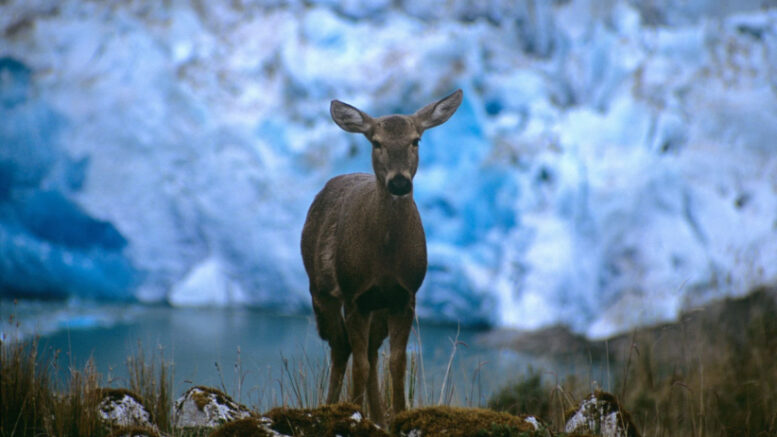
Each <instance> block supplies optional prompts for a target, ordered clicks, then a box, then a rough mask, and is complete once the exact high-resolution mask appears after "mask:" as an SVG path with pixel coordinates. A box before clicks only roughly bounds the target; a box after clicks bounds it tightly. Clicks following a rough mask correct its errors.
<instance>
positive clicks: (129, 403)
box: [97, 388, 156, 432]
mask: <svg viewBox="0 0 777 437" xmlns="http://www.w3.org/2000/svg"><path fill="white" fill-rule="evenodd" d="M99 397H100V402H99V403H98V404H97V411H98V414H99V416H100V418H101V419H102V420H104V421H105V422H106V423H108V424H109V425H111V426H119V427H141V428H144V429H145V428H147V429H150V430H153V431H154V432H156V431H155V430H156V426H155V425H154V424H153V423H152V422H151V413H150V412H149V411H148V410H147V409H146V407H145V406H144V405H143V402H142V401H141V400H140V397H139V396H138V395H136V394H135V393H132V392H131V391H129V390H126V389H122V388H103V389H100V390H99Z"/></svg>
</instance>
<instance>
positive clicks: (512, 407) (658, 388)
mask: <svg viewBox="0 0 777 437" xmlns="http://www.w3.org/2000/svg"><path fill="white" fill-rule="evenodd" d="M775 296H777V293H776V292H775V291H774V290H756V291H755V292H754V293H752V294H750V295H749V296H748V297H746V298H742V299H731V300H728V301H726V302H722V303H719V304H713V305H710V306H708V307H706V308H705V309H703V310H699V311H694V312H690V313H688V314H685V315H683V317H682V318H681V321H680V322H679V323H677V324H672V325H665V326H658V327H653V328H646V329H641V330H639V331H635V332H632V333H629V334H628V335H623V336H620V337H616V338H613V339H609V340H608V341H607V342H606V343H604V342H602V343H598V344H597V343H592V344H591V345H590V347H591V349H592V350H597V351H606V352H605V353H602V356H603V357H604V358H603V359H604V360H606V363H603V364H604V365H603V366H602V368H606V369H607V374H608V376H609V377H610V379H611V380H612V382H611V383H609V382H608V383H607V384H606V386H605V387H602V388H605V389H607V390H608V391H610V392H612V393H614V394H616V395H617V397H618V399H619V400H620V402H621V404H622V405H623V406H624V408H625V409H626V410H627V411H628V412H629V413H630V415H631V417H632V419H633V421H634V423H635V425H636V426H637V428H638V429H639V432H640V434H641V435H642V436H645V437H647V436H655V437H663V436H677V435H682V436H699V437H700V436H768V435H777V303H776V302H777V301H776V300H775V299H776V298H775ZM9 322H10V323H12V324H13V323H15V322H14V320H13V319H12V320H10V321H9ZM417 334H418V333H417ZM0 340H2V341H3V342H2V345H0V346H1V347H0V437H3V436H39V435H57V436H68V435H72V436H80V435H89V436H98V437H99V436H108V435H110V434H111V433H112V432H114V431H116V430H115V429H111V428H110V427H106V425H105V424H104V423H102V422H101V420H100V419H99V418H98V417H97V414H96V411H97V403H98V402H99V400H100V398H99V393H100V391H99V388H100V387H102V386H103V384H104V381H103V378H102V376H101V375H100V374H99V373H98V372H97V370H96V369H95V366H94V364H93V362H92V361H89V362H87V363H86V365H85V366H84V367H83V368H81V369H73V368H67V370H68V372H69V378H68V382H67V383H66V384H62V385H60V384H58V383H57V382H56V381H58V379H57V378H55V375H57V373H58V372H59V371H60V366H61V363H60V362H59V361H60V360H59V357H58V354H54V356H53V357H52V358H51V359H50V360H43V359H41V358H40V357H39V348H38V342H37V340H32V341H28V342H18V341H6V340H5V339H0ZM417 341H418V345H419V347H418V348H417V349H416V350H413V351H411V352H410V353H409V361H410V362H409V366H408V376H407V380H408V396H409V405H411V406H413V407H414V408H415V410H412V411H414V412H415V413H416V414H418V412H419V411H422V410H423V409H424V407H429V406H435V405H445V406H464V405H465V404H466V406H468V407H473V406H474V407H483V406H487V407H488V408H489V409H490V410H494V411H505V412H508V413H511V414H531V415H535V416H537V417H540V418H541V419H543V420H545V422H546V424H547V425H548V430H549V432H547V431H546V432H545V433H544V434H542V435H556V436H562V435H564V434H563V432H562V431H563V427H564V423H565V419H566V417H567V415H568V414H569V412H570V410H571V409H572V408H574V407H575V406H576V405H577V404H578V403H579V402H580V400H582V399H583V398H584V397H585V396H586V395H587V394H588V393H590V392H591V391H593V389H596V388H600V387H598V383H596V382H595V381H594V380H593V378H592V377H591V374H590V373H591V372H589V374H587V375H571V376H567V377H564V378H555V377H553V375H548V374H547V373H543V372H542V370H540V369H529V370H528V371H527V372H523V373H522V374H521V375H520V376H518V378H517V379H515V380H514V382H512V383H510V384H506V385H505V387H504V388H503V389H502V390H501V391H499V392H498V393H496V394H495V395H493V396H492V397H491V399H489V400H488V402H487V404H486V405H483V404H482V403H480V402H473V399H474V396H473V393H474V392H475V390H476V388H477V377H478V374H479V372H480V371H481V369H480V368H478V369H474V370H473V371H472V378H471V380H469V381H465V382H462V380H461V379H460V378H459V379H457V378H453V377H452V376H451V375H452V373H453V372H452V370H451V369H452V367H453V362H454V356H455V354H456V350H457V348H458V347H460V346H461V343H460V342H459V341H458V339H451V356H450V359H449V365H448V368H447V370H446V371H445V372H444V375H443V377H442V380H441V381H440V382H439V383H438V387H434V386H433V385H432V384H430V383H429V379H428V378H427V377H426V375H425V374H424V369H423V366H422V363H423V355H422V351H423V347H422V345H421V344H420V335H419V336H418V338H417ZM575 354H576V355H586V354H585V353H584V352H575ZM588 357H590V354H589V355H588ZM581 358H582V359H584V360H585V359H588V360H590V358H587V357H581ZM239 361H240V360H239V354H238V363H236V365H235V375H236V376H235V377H236V378H237V382H238V383H237V384H235V387H236V388H235V390H236V392H235V393H233V396H234V397H236V398H237V399H239V397H240V396H241V391H242V384H240V382H241V381H242V378H243V376H244V372H243V370H242V369H241V364H240V362H239ZM387 364H388V356H387V355H385V354H383V355H382V358H381V372H380V381H381V385H382V386H383V387H389V386H390V384H391V381H390V375H389V372H386V371H384V369H386V368H387ZM127 366H128V370H129V375H130V376H129V378H128V380H127V381H126V385H127V388H128V389H129V390H131V391H132V392H134V393H136V394H137V395H138V396H139V398H140V399H141V400H142V402H143V404H144V405H145V406H146V408H147V409H148V410H149V411H150V412H151V413H152V416H153V420H154V422H155V423H156V424H157V425H158V426H159V428H160V430H161V431H162V432H163V433H164V434H165V435H169V436H188V435H206V434H207V433H206V432H204V431H201V432H199V434H197V433H196V432H195V431H191V430H190V431H187V432H184V431H181V430H176V429H173V428H172V425H171V417H170V414H171V410H172V402H173V397H172V393H171V387H172V376H173V365H172V363H170V362H168V361H167V360H166V359H165V357H164V354H163V353H162V351H161V350H160V351H159V352H158V353H155V354H152V356H151V357H148V356H145V355H144V350H143V348H141V347H140V346H139V347H138V350H137V352H135V353H134V354H133V356H131V357H130V358H129V359H128V361H127ZM281 366H282V368H283V373H282V376H281V379H279V380H278V381H277V383H278V388H279V389H280V391H281V399H282V402H281V403H280V404H279V405H280V406H282V407H286V406H292V407H296V408H316V407H318V406H320V405H321V404H322V403H323V399H324V396H325V393H326V381H327V379H328V363H327V362H326V360H318V359H312V358H310V357H308V356H307V355H305V354H303V357H302V358H301V359H287V358H285V357H282V359H281ZM347 381H348V379H346V385H347ZM457 384H458V386H457ZM222 385H223V384H222ZM347 392H348V387H347V386H346V387H344V393H347ZM381 392H382V393H383V394H384V397H383V402H384V405H385V407H386V410H387V411H388V409H389V406H390V404H391V398H390V390H382V391H381ZM454 394H456V395H454ZM430 411H431V410H430ZM255 413H256V411H255ZM435 414H440V411H439V410H437V412H436V413H435ZM413 420H421V419H418V418H414V419H413ZM394 426H395V427H396V426H398V425H396V423H395V424H394ZM482 434H483V435H505V436H508V435H531V433H530V434H526V431H525V430H522V429H519V428H516V427H514V426H512V425H510V424H509V423H507V422H505V423H501V424H495V425H494V426H492V427H491V428H486V429H485V430H484V431H483V433H482Z"/></svg>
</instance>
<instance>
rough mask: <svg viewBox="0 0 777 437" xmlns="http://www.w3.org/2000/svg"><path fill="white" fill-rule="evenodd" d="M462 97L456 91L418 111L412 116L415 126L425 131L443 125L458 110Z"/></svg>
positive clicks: (460, 92) (459, 91) (458, 91)
mask: <svg viewBox="0 0 777 437" xmlns="http://www.w3.org/2000/svg"><path fill="white" fill-rule="evenodd" d="M462 95H463V93H462V91H461V90H456V92H454V93H453V94H451V95H449V96H448V97H445V98H444V99H442V100H440V101H437V102H434V103H430V104H428V105H426V106H424V107H423V108H421V109H419V110H418V111H416V113H415V114H413V118H414V119H415V121H416V124H417V125H418V126H419V127H420V128H421V129H422V130H426V129H429V128H432V127H435V126H439V125H441V124H443V123H445V122H446V121H448V119H449V118H451V116H452V115H453V113H454V112H456V110H457V109H459V105H461V98H462Z"/></svg>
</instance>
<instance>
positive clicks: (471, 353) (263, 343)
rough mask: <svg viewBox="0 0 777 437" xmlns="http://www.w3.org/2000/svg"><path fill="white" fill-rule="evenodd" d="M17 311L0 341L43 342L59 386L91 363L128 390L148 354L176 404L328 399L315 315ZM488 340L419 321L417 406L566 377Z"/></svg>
mask: <svg viewBox="0 0 777 437" xmlns="http://www.w3.org/2000/svg"><path fill="white" fill-rule="evenodd" d="M12 314H13V318H14V321H18V322H19V323H18V325H17V324H16V323H12V324H10V325H9V324H8V323H7V322H4V323H3V336H4V338H6V339H7V338H9V337H10V336H13V335H16V336H22V337H26V338H31V336H32V335H40V341H39V347H40V348H41V349H42V351H43V353H42V354H41V356H42V359H48V358H50V357H51V356H52V354H54V353H57V352H56V351H58V353H59V358H58V362H59V366H58V378H59V379H60V382H61V383H64V381H66V379H67V376H68V373H69V370H68V369H69V368H74V369H83V368H84V365H85V363H86V361H87V360H88V359H89V358H90V357H91V358H92V359H93V360H94V363H95V365H96V368H97V370H98V372H99V373H100V374H101V375H102V378H103V379H102V381H103V385H107V386H116V387H126V386H128V385H129V383H128V378H129V373H128V366H127V360H128V357H130V356H138V354H139V353H142V354H143V355H144V360H145V362H146V363H147V364H152V363H153V364H155V365H156V367H157V368H158V367H159V363H160V362H161V360H162V359H164V361H166V362H169V363H172V370H173V372H172V382H173V393H174V396H176V397H177V396H179V395H180V394H181V393H183V391H185V390H186V389H187V388H189V387H191V386H193V385H208V386H213V387H218V388H221V389H222V390H224V391H225V392H227V393H229V394H230V395H232V396H233V397H234V398H235V399H236V400H239V401H240V402H242V403H244V404H247V405H249V406H253V407H255V408H256V409H258V410H260V411H265V410H266V409H269V408H271V407H273V406H277V405H284V404H285V405H292V406H304V407H308V406H314V405H316V404H318V403H319V402H320V401H321V397H322V396H323V395H324V393H323V389H321V388H320V387H319V385H320V384H321V383H322V382H323V381H325V380H326V379H327V371H328V369H327V356H328V346H327V345H326V343H324V342H323V341H321V340H320V339H319V338H318V334H317V332H316V327H315V322H314V321H313V318H312V316H286V315H277V314H270V313H267V312H263V311H259V310H250V309H234V308H233V309H221V308H218V309H213V308H203V309H181V308H170V307H167V306H143V305H119V304H94V303H84V302H31V301H25V302H21V303H18V304H12V303H10V302H8V301H0V315H2V318H3V320H4V321H7V320H9V318H11V315H12ZM419 332H420V335H419ZM482 333H483V331H482V330H478V329H464V328H461V329H459V328H458V327H456V326H439V325H428V324H423V323H422V324H421V325H420V327H418V326H416V327H415V329H414V331H413V333H412V334H411V341H410V344H409V345H408V347H409V351H410V352H411V354H409V355H415V356H417V357H422V359H421V360H420V362H419V365H418V370H417V374H418V377H419V380H420V381H419V383H418V386H417V389H416V393H417V395H416V402H415V404H416V405H421V404H423V405H428V404H434V403H437V402H438V401H439V400H440V398H441V396H442V398H443V401H444V402H446V403H453V404H456V405H466V406H481V405H485V403H486V402H487V400H488V398H489V396H490V395H491V394H492V393H494V392H495V391H496V390H498V389H499V388H500V387H502V386H503V385H504V384H506V383H507V382H509V381H510V380H512V379H515V378H517V377H518V376H520V375H521V374H522V373H524V372H525V371H526V370H527V368H528V367H529V366H532V367H534V368H536V369H544V370H545V371H548V372H553V373H558V372H562V373H563V372H564V370H563V369H559V368H558V367H559V365H558V363H555V364H554V363H548V362H543V361H542V360H539V359H537V358H532V357H527V356H524V355H521V354H518V353H516V352H513V351H510V350H504V349H492V348H488V347H485V346H482V345H480V344H479V342H478V336H479V335H480V334H482ZM419 339H420V345H419ZM385 343H388V342H385ZM454 343H456V347H455V350H454ZM384 349H386V348H385V345H384ZM383 353H385V350H384V352H383ZM451 357H453V358H452V359H451ZM449 363H450V366H449ZM446 373H448V374H449V377H448V378H447V379H446V378H445V376H446ZM296 385H299V386H301V388H299V389H295V386H296ZM443 385H444V386H443Z"/></svg>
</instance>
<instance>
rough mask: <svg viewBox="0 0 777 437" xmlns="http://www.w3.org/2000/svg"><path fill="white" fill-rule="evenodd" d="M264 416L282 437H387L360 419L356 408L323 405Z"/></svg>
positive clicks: (279, 410)
mask: <svg viewBox="0 0 777 437" xmlns="http://www.w3.org/2000/svg"><path fill="white" fill-rule="evenodd" d="M264 416H265V417H266V418H267V419H269V420H270V421H271V422H272V423H271V424H270V427H271V428H272V429H273V430H275V431H277V432H280V433H282V434H285V435H295V436H297V435H305V436H337V435H339V436H341V437H388V434H387V433H386V432H385V431H383V430H382V429H380V428H379V427H378V426H377V425H375V424H374V423H373V422H372V421H370V420H369V419H367V418H365V417H364V415H363V414H362V412H361V410H360V409H359V406H358V405H356V404H350V403H340V404H332V405H323V406H321V407H318V408H315V409H291V408H273V409H272V410H270V411H268V412H267V413H265V414H264Z"/></svg>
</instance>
